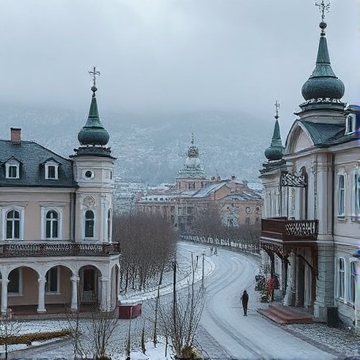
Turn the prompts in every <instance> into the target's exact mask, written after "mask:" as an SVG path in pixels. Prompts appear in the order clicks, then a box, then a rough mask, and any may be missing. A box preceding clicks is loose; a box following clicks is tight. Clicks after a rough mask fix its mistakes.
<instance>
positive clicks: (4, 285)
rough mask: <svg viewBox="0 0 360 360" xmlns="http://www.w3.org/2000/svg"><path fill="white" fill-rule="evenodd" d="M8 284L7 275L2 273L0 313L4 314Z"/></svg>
mask: <svg viewBox="0 0 360 360" xmlns="http://www.w3.org/2000/svg"><path fill="white" fill-rule="evenodd" d="M8 283H9V280H8V278H7V274H6V275H5V274H4V273H2V279H1V312H2V313H3V314H4V313H6V310H7V296H8Z"/></svg>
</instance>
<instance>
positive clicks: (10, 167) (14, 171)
mask: <svg viewBox="0 0 360 360" xmlns="http://www.w3.org/2000/svg"><path fill="white" fill-rule="evenodd" d="M5 169H6V178H7V179H19V178H20V163H19V162H18V161H16V160H11V161H8V162H7V163H6V164H5Z"/></svg>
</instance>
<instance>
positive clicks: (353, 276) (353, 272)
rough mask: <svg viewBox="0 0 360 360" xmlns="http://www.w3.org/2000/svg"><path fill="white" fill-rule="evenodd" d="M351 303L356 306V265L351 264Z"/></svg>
mask: <svg viewBox="0 0 360 360" xmlns="http://www.w3.org/2000/svg"><path fill="white" fill-rule="evenodd" d="M349 275H350V276H349V280H350V281H349V301H350V302H351V303H352V304H355V290H356V270H355V263H354V262H351V263H350V274H349Z"/></svg>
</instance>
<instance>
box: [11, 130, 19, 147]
mask: <svg viewBox="0 0 360 360" xmlns="http://www.w3.org/2000/svg"><path fill="white" fill-rule="evenodd" d="M10 130H11V142H12V143H13V144H20V143H21V129H20V128H11V129H10Z"/></svg>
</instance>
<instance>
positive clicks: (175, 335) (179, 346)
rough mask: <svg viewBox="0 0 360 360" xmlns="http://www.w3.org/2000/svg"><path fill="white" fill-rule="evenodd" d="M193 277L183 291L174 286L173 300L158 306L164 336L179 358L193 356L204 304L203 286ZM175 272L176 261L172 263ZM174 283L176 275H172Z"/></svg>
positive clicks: (193, 269) (193, 268)
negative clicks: (197, 283)
mask: <svg viewBox="0 0 360 360" xmlns="http://www.w3.org/2000/svg"><path fill="white" fill-rule="evenodd" d="M195 270H196V268H195V266H193V267H192V271H193V278H192V282H191V284H189V286H188V287H187V289H186V290H185V292H181V293H179V292H178V291H176V286H174V294H173V301H172V302H171V303H167V304H161V305H160V306H159V319H160V324H161V327H162V329H163V331H164V333H165V336H166V337H168V338H169V339H170V340H171V344H172V347H173V350H174V352H175V355H176V356H177V357H179V358H183V357H186V358H193V356H194V353H195V351H194V338H195V334H196V330H197V328H198V325H199V322H200V319H201V315H202V312H203V309H204V304H205V287H204V286H203V284H201V285H196V284H195V278H194V274H195ZM174 274H176V263H174ZM174 284H176V275H174Z"/></svg>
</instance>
